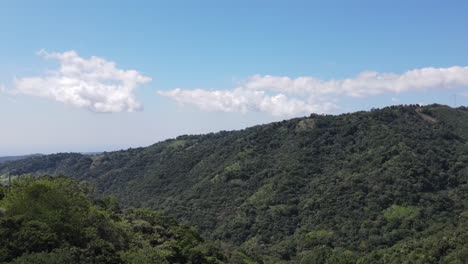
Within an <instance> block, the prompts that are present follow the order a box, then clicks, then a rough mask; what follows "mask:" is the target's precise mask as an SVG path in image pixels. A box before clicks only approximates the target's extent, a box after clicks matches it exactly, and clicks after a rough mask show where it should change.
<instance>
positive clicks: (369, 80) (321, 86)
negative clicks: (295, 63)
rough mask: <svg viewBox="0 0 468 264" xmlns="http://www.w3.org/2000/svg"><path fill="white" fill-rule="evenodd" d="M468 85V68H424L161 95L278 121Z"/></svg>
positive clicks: (264, 79) (263, 80)
mask: <svg viewBox="0 0 468 264" xmlns="http://www.w3.org/2000/svg"><path fill="white" fill-rule="evenodd" d="M465 86H468V67H458V66H454V67H449V68H421V69H415V70H411V71H407V72H405V73H402V74H395V73H378V72H372V71H366V72H363V73H361V74H359V75H358V76H356V77H354V78H348V79H338V80H328V81H325V80H321V79H318V78H314V77H308V76H305V77H298V78H290V77H286V76H271V75H264V76H261V75H254V76H252V77H250V78H249V79H247V80H246V81H245V82H244V83H242V84H241V85H240V86H239V87H237V88H234V89H231V90H215V91H212V90H204V89H196V90H183V89H175V90H170V91H159V94H160V95H163V96H167V97H170V98H172V99H174V100H176V101H177V102H179V103H182V104H189V105H195V106H197V107H198V108H200V109H202V110H206V111H223V112H248V111H258V112H266V113H270V114H272V115H276V116H294V115H299V114H308V113H311V112H314V113H332V112H334V111H336V110H337V109H338V106H337V104H336V101H337V98H341V97H368V96H373V95H379V94H384V93H393V94H398V93H403V92H406V91H421V90H427V89H451V88H460V87H465Z"/></svg>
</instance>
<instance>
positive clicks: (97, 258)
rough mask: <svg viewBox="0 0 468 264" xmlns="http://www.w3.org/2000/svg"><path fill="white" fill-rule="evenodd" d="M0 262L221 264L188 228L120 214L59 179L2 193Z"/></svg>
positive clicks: (159, 217) (109, 202)
mask: <svg viewBox="0 0 468 264" xmlns="http://www.w3.org/2000/svg"><path fill="white" fill-rule="evenodd" d="M2 193H4V194H5V195H4V196H3V198H2V200H1V201H0V206H1V208H2V209H1V210H2V216H0V241H1V243H0V262H1V263H5V262H11V263H44V264H45V263H71V264H72V263H83V264H84V263H135V264H137V263H213V264H214V263H223V262H222V261H223V260H224V256H223V255H222V254H221V253H220V251H219V250H218V249H217V248H215V247H214V246H212V245H210V244H207V243H205V242H204V241H203V239H202V238H201V236H200V235H199V234H198V232H197V231H196V230H195V229H194V228H191V227H187V226H182V225H178V224H177V223H176V222H175V220H173V219H171V218H169V217H167V216H165V215H163V214H161V213H160V212H155V211H151V210H145V209H129V210H126V211H125V212H122V211H121V209H120V207H119V205H118V203H117V201H116V200H115V199H112V198H103V199H92V198H91V197H90V188H89V186H87V185H83V184H78V183H77V182H76V181H74V180H71V179H67V178H64V177H55V178H50V177H42V178H40V179H38V178H34V177H23V178H21V179H18V180H16V181H15V182H14V184H13V186H11V189H10V190H9V191H7V192H6V190H2Z"/></svg>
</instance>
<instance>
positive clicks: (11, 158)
mask: <svg viewBox="0 0 468 264" xmlns="http://www.w3.org/2000/svg"><path fill="white" fill-rule="evenodd" d="M41 155H42V154H31V155H22V156H5V157H0V163H3V162H7V161H14V160H21V159H26V158H30V157H34V156H41Z"/></svg>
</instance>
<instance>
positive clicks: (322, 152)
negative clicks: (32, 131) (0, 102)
mask: <svg viewBox="0 0 468 264" xmlns="http://www.w3.org/2000/svg"><path fill="white" fill-rule="evenodd" d="M467 143H468V108H465V107H459V108H450V107H448V106H442V105H429V106H419V105H409V106H392V107H387V108H383V109H373V110H371V111H368V112H356V113H350V114H342V115H337V116H329V115H315V114H313V115H311V116H309V117H304V118H295V119H291V120H285V121H282V122H276V123H271V124H267V125H260V126H255V127H251V128H247V129H244V130H239V131H222V132H219V133H211V134H206V135H185V136H180V137H177V138H176V139H171V140H166V141H163V142H159V143H157V144H154V145H152V146H149V147H146V148H137V149H128V150H122V151H116V152H108V153H106V152H105V153H102V154H100V155H95V156H86V155H81V154H76V153H61V154H54V155H46V156H40V157H31V158H28V159H24V160H18V161H13V162H8V163H4V164H0V175H2V174H3V175H5V174H7V173H9V174H10V175H23V174H34V175H45V174H47V175H66V176H70V177H73V178H75V179H77V180H80V181H87V182H89V183H91V184H93V185H95V186H96V189H97V191H98V192H99V193H101V194H106V195H114V196H116V197H117V198H118V199H119V200H120V201H121V202H122V203H123V205H124V206H125V207H147V208H152V209H162V210H164V211H165V212H167V213H168V214H169V215H171V216H173V217H175V218H176V219H177V220H178V221H180V222H182V223H185V224H190V225H194V226H196V227H197V228H198V229H199V230H200V231H201V232H202V233H203V235H204V237H205V238H207V239H210V240H217V241H221V243H223V245H224V246H225V247H226V250H227V251H229V250H230V249H236V250H238V251H239V252H240V253H241V254H242V256H243V257H242V258H244V259H243V260H239V261H237V262H236V261H234V260H232V261H231V262H232V263H248V262H247V261H251V262H253V263H255V262H258V263H288V262H289V263H356V262H357V263H403V262H405V261H406V263H464V262H463V261H465V260H466V259H468V210H467V206H468V183H467V182H468V144H467ZM242 261H244V262H242ZM254 261H255V262H254ZM408 261H409V262H408Z"/></svg>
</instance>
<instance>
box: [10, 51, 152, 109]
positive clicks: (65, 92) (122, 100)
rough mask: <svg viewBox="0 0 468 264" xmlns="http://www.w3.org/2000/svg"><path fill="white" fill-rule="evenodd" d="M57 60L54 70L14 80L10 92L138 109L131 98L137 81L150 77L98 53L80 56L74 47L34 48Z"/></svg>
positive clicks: (86, 104)
mask: <svg viewBox="0 0 468 264" xmlns="http://www.w3.org/2000/svg"><path fill="white" fill-rule="evenodd" d="M38 55H39V56H42V57H43V58H45V59H53V60H57V61H58V62H59V64H60V67H59V69H58V70H55V71H50V72H48V73H46V74H45V75H44V76H38V77H25V78H20V79H17V80H15V83H14V90H13V92H15V93H19V94H26V95H31V96H38V97H43V98H48V99H52V100H55V101H58V102H62V103H65V104H69V105H73V106H76V107H81V108H86V109H89V110H91V111H93V112H124V111H127V112H132V111H136V110H139V109H141V107H142V106H141V104H140V103H139V102H138V101H137V99H136V98H135V94H134V92H135V89H136V88H137V87H138V85H141V84H144V83H147V82H150V81H151V78H149V77H145V76H143V75H141V74H140V73H139V72H137V71H135V70H122V69H118V68H117V67H116V64H115V63H114V62H110V61H107V60H105V59H102V58H99V57H95V56H93V57H91V58H90V59H84V58H82V57H80V56H79V55H78V54H77V53H76V52H75V51H66V52H63V53H48V52H46V51H44V50H42V51H40V52H38Z"/></svg>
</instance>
